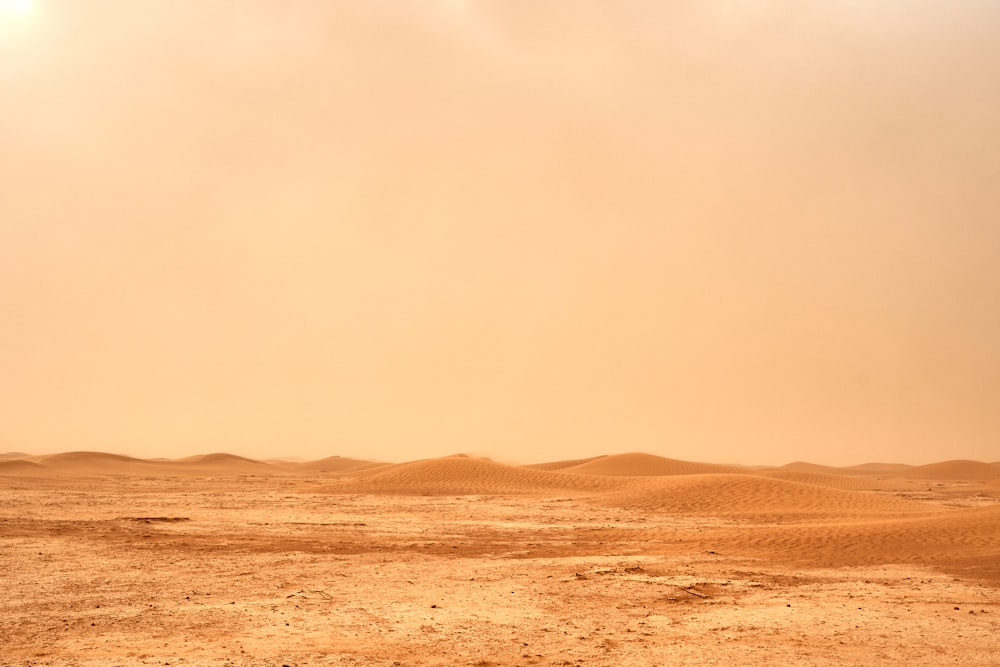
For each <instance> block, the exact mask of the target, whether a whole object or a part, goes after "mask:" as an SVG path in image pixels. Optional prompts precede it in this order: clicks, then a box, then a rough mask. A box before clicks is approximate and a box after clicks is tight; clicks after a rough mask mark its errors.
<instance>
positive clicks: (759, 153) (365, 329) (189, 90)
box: [0, 0, 1000, 465]
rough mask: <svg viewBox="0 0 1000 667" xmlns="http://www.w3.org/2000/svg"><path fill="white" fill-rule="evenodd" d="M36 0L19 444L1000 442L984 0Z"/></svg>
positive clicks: (12, 144) (18, 80)
mask: <svg viewBox="0 0 1000 667" xmlns="http://www.w3.org/2000/svg"><path fill="white" fill-rule="evenodd" d="M22 5H24V6H25V7H27V9H26V10H25V11H23V12H20V13H17V12H14V11H13V10H11V9H10V8H11V7H14V6H15V5H14V4H12V3H8V4H7V5H4V7H5V9H4V10H3V13H2V14H0V190H2V196H0V318H2V320H0V369H2V370H0V402H2V404H3V405H4V418H3V419H2V420H0V451H4V450H12V451H13V450H16V451H23V452H30V453H32V454H36V455H37V454H45V453H49V452H57V451H71V450H90V449H98V450H101V451H118V452H123V453H128V454H131V455H133V456H144V457H155V456H166V457H180V456H186V455H189V454H195V453H205V452H210V451H226V452H233V453H238V454H243V455H245V456H252V457H267V456H280V455H296V456H301V457H304V458H314V459H315V458H320V457H322V456H327V455H329V454H333V453H338V454H342V455H346V456H358V457H362V458H376V459H381V460H393V461H401V460H409V459H415V458H419V457H422V456H441V455H445V454H450V453H453V452H458V451H475V452H485V453H490V454H492V455H494V456H498V457H500V458H502V459H503V460H508V461H520V462H534V461H542V460H555V459H559V458H572V457H578V456H592V455H596V454H608V453H615V452H632V451H645V452H651V453H656V454H660V455H662V456H670V457H677V458H681V459H697V460H700V461H713V462H719V463H754V464H780V463H786V462H788V461H793V460H809V461H816V462H818V463H825V464H829V465H847V464H854V463H861V462H865V461H898V462H905V463H911V464H923V463H929V462H932V461H940V460H943V459H954V458H966V459H978V460H981V461H996V460H997V459H998V458H1000V457H998V455H997V453H996V452H997V443H998V442H1000V410H997V405H998V404H1000V352H998V349H1000V348H998V347H997V345H996V341H997V340H1000V308H998V305H1000V229H998V227H997V220H1000V199H998V198H997V196H996V193H995V187H996V182H997V177H998V175H1000V169H998V167H1000V145H998V144H1000V78H998V77H997V75H996V73H997V71H1000V40H998V39H997V26H998V25H1000V6H998V5H997V4H996V3H993V2H975V1H971V0H963V1H960V2H952V3H938V2H927V1H925V2H901V1H886V2H879V3H874V4H873V3H868V2H846V1H845V2H806V1H803V2H768V3H737V2H718V3H696V2H690V3H655V2H619V3H600V2H536V3H516V2H473V1H471V0H469V1H462V0H451V1H443V0H442V1H440V2H416V1H414V2H405V1H400V2H373V3H369V2H345V3H325V2H292V3H281V4H275V3H269V2H223V1H215V2H202V3H173V2H166V1H162V2H144V3H117V2H98V1H93V2H90V1H85V2H73V3H60V2H45V1H44V0H36V1H35V2H30V3H22Z"/></svg>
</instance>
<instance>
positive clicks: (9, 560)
mask: <svg viewBox="0 0 1000 667" xmlns="http://www.w3.org/2000/svg"><path fill="white" fill-rule="evenodd" d="M637 457H638V455H636V456H633V457H632V458H628V459H621V460H620V461H616V460H611V459H610V458H609V460H608V461H606V462H605V463H606V466H605V469H603V470H597V471H594V470H593V469H594V468H595V467H596V466H595V463H594V462H584V463H580V462H574V466H581V465H583V466H589V467H590V469H591V471H590V473H588V474H580V473H572V472H564V471H563V472H560V466H558V465H556V464H553V466H552V467H551V468H550V469H546V470H541V469H538V468H537V467H536V468H527V467H525V468H521V467H513V466H501V465H499V464H494V463H492V462H484V461H477V460H473V459H462V458H454V459H452V458H449V459H439V460H433V461H425V462H414V463H410V464H403V465H401V466H383V467H378V466H369V467H368V468H366V469H364V470H362V469H360V468H357V467H356V466H353V464H348V463H347V460H345V461H342V462H339V463H338V462H336V461H332V462H329V464H328V465H327V464H321V465H314V466H311V467H310V466H291V465H288V466H285V467H283V468H282V467H277V466H270V467H269V468H268V470H267V473H266V474H259V473H261V471H262V470H263V469H262V468H261V469H257V468H254V466H253V465H251V464H248V463H244V462H242V461H236V460H229V459H219V460H218V461H215V463H218V464H219V466H220V467H219V468H218V469H217V470H215V471H214V474H208V473H212V472H213V471H212V470H210V469H209V468H210V467H211V466H210V465H209V464H210V463H212V461H211V460H208V461H205V460H201V461H188V462H187V464H188V465H189V469H188V472H187V474H182V471H183V470H184V468H183V467H181V466H180V464H176V465H175V467H173V468H169V467H164V468H163V470H161V471H160V473H158V474H148V473H150V471H153V472H156V470H157V469H156V465H155V464H153V463H149V464H148V465H147V464H146V463H143V464H142V466H145V467H142V466H139V467H136V466H138V464H129V465H132V466H133V467H132V468H131V469H132V472H133V473H134V474H126V473H127V472H128V470H123V469H121V468H114V467H113V466H112V467H107V468H106V469H105V470H104V473H105V474H98V473H100V472H101V471H100V470H99V469H100V466H101V465H102V462H101V460H98V459H93V458H87V457H86V456H83V455H79V456H77V457H76V459H72V461H73V463H72V465H69V464H66V465H64V466H63V467H62V468H59V467H58V466H56V465H55V463H50V464H45V462H44V461H36V462H37V463H39V466H38V467H37V468H33V467H31V466H27V465H20V466H7V469H6V470H0V473H2V474H0V499H2V501H0V568H2V571H3V575H2V577H3V578H2V581H3V589H2V590H3V596H2V597H0V646H2V647H3V648H2V652H0V664H3V665H166V664H170V665H184V664H187V665H341V664H352V665H474V666H487V665H687V664H699V665H701V664H727V665H731V664H757V663H764V662H767V663H772V664H808V665H813V664H816V665H827V664H829V665H832V664H838V665H842V664H858V665H860V664H865V665H871V664H890V663H891V664H914V665H951V664H955V665H973V664H975V665H1000V651H998V649H1000V486H998V485H997V483H996V482H995V481H993V480H990V479H958V478H956V477H955V476H954V474H955V473H965V474H967V475H969V476H970V477H976V476H977V474H976V471H977V470H978V471H979V472H980V473H981V474H978V476H979V477H987V478H988V477H990V474H989V469H988V468H979V467H976V466H965V467H964V468H961V469H959V470H957V471H952V473H949V474H951V477H950V478H948V479H944V480H937V481H934V480H931V481H928V479H927V478H925V477H923V476H922V475H923V471H922V470H917V471H916V473H914V474H912V475H910V476H909V477H905V476H897V477H893V478H887V477H884V476H883V477H879V476H877V474H872V473H870V472H865V473H864V474H862V473H861V472H859V471H854V472H855V473H857V474H850V475H848V474H829V471H827V472H816V471H809V470H806V471H803V470H795V469H786V470H771V471H757V472H754V473H753V474H751V471H746V470H736V471H725V470H714V469H713V470H707V471H699V472H697V473H696V474H676V475H671V474H670V471H669V470H666V469H661V468H662V465H666V464H662V461H646V463H648V464H651V465H652V464H656V465H652V467H651V468H650V467H647V468H646V469H648V470H653V469H655V470H656V474H655V475H650V476H645V477H642V476H636V475H637V471H638V470H640V469H641V466H640V468H636V466H637V465H639V464H640V463H642V459H639V458H637ZM36 458H37V457H36ZM81 462H82V463H81ZM64 463H65V461H64ZM104 463H105V464H106V463H107V462H106V461H105V462H104ZM126 463H127V462H126ZM84 464H86V465H84ZM237 464H238V465H237ZM619 464H620V465H619ZM661 464H662V465H661ZM116 465H117V464H116ZM166 465H167V464H164V466H166ZM262 465H263V464H262ZM658 465H660V466H661V468H657V466H658ZM976 465H977V466H978V465H979V464H976ZM983 465H993V464H983ZM198 466H202V467H198ZM206 466H207V467H206ZM570 467H573V466H563V469H564V470H565V469H567V468H570ZM247 469H253V470H254V473H253V474H249V473H247ZM935 470H941V469H932V472H934V471H935ZM616 472H626V473H628V474H627V475H616V474H615V473H616ZM810 475H811V477H809V476H810ZM803 476H805V477H803ZM997 477H998V478H1000V474H998V476H997ZM803 480H806V481H803ZM810 480H811V481H810Z"/></svg>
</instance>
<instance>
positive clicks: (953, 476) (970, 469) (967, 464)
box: [903, 459, 1000, 481]
mask: <svg viewBox="0 0 1000 667" xmlns="http://www.w3.org/2000/svg"><path fill="white" fill-rule="evenodd" d="M903 476H904V477H907V478H909V479H930V480H965V481H987V480H993V479H1000V467H997V466H995V465H993V464H991V463H982V462H981V461H966V460H961V459H958V460H953V461H942V462H940V463H930V464H928V465H923V466H916V467H913V468H910V469H908V470H906V471H904V472H903Z"/></svg>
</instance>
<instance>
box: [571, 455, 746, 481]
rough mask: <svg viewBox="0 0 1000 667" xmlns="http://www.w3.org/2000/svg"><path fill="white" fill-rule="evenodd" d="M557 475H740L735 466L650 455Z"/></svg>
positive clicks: (601, 461)
mask: <svg viewBox="0 0 1000 667" xmlns="http://www.w3.org/2000/svg"><path fill="white" fill-rule="evenodd" d="M560 472H569V473H576V474H580V475H605V476H609V477H649V476H662V475H699V474H707V473H724V472H729V473H743V472H746V469H744V468H740V467H737V466H726V465H715V464H711V463H693V462H691V461H679V460H677V459H668V458H664V457H662V456H654V455H652V454H640V453H633V454H615V455H613V456H602V457H600V458H597V459H594V460H591V461H587V462H586V463H581V464H578V465H574V466H569V467H566V468H561V469H560Z"/></svg>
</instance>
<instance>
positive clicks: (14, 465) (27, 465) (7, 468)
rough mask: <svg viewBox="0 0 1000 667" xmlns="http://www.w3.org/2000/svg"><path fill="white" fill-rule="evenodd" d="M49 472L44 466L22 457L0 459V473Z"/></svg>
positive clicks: (27, 473) (41, 473) (31, 473)
mask: <svg viewBox="0 0 1000 667" xmlns="http://www.w3.org/2000/svg"><path fill="white" fill-rule="evenodd" d="M47 472H49V471H48V470H47V469H46V468H45V466H43V465H42V464H40V463H36V462H35V461H26V460H24V459H7V460H0V475H32V476H34V475H44V474H46V473H47Z"/></svg>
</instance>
